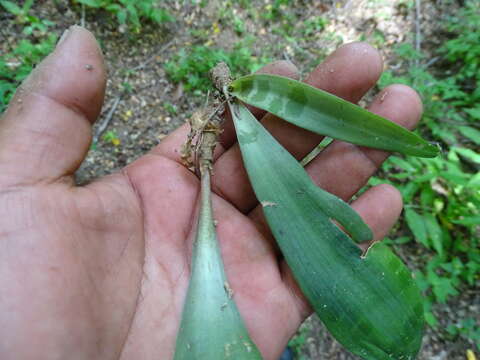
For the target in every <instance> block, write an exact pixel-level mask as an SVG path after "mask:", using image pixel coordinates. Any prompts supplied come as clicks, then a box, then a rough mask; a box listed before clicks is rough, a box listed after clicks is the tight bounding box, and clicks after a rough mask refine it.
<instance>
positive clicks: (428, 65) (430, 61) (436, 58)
mask: <svg viewBox="0 0 480 360" xmlns="http://www.w3.org/2000/svg"><path fill="white" fill-rule="evenodd" d="M438 60H440V56H435V57H433V58H431V59H430V60H428V62H427V63H426V64H425V65H424V67H425V69H427V68H429V67H430V66H432V65H433V64H435V63H436V62H437V61H438Z"/></svg>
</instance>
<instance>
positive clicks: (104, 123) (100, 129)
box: [93, 92, 125, 144]
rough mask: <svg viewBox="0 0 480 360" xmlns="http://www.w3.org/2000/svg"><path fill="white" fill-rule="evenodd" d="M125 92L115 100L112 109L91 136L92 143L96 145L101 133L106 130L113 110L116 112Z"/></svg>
mask: <svg viewBox="0 0 480 360" xmlns="http://www.w3.org/2000/svg"><path fill="white" fill-rule="evenodd" d="M124 93H125V92H122V93H121V94H120V95H118V97H117V98H116V99H115V102H114V103H113V105H112V107H111V108H110V110H109V111H108V114H107V116H105V118H104V119H103V120H102V122H100V124H99V125H98V128H97V131H96V132H95V135H94V136H93V143H94V144H96V143H98V139H100V136H102V134H103V132H104V131H105V130H106V129H107V127H108V124H109V123H110V120H112V117H113V114H114V113H115V110H117V107H118V104H119V103H120V100H121V99H122V97H123V94H124Z"/></svg>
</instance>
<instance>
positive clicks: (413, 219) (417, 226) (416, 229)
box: [405, 208, 430, 247]
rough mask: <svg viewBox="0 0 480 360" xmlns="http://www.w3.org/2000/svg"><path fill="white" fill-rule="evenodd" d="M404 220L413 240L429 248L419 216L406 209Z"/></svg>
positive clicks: (423, 224) (422, 222)
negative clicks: (413, 237)
mask: <svg viewBox="0 0 480 360" xmlns="http://www.w3.org/2000/svg"><path fill="white" fill-rule="evenodd" d="M405 220H406V221H407V224H408V227H409V228H410V230H412V233H413V236H415V239H416V240H417V241H418V242H420V243H421V244H422V245H424V246H425V247H430V244H429V242H428V236H427V228H426V226H425V222H424V221H423V218H422V216H421V215H419V214H417V213H416V212H415V210H413V209H411V208H408V209H405Z"/></svg>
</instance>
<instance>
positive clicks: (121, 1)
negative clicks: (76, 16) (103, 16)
mask: <svg viewBox="0 0 480 360" xmlns="http://www.w3.org/2000/svg"><path fill="white" fill-rule="evenodd" d="M75 1H76V2H77V3H79V4H82V5H84V6H85V7H87V8H92V9H95V10H104V11H107V12H108V13H110V14H112V15H113V16H115V18H116V19H117V22H118V24H119V25H127V26H128V27H129V28H130V29H131V30H132V31H133V32H137V33H138V32H140V30H141V28H142V21H149V22H151V23H153V24H157V25H159V24H163V23H166V22H169V21H174V18H173V16H172V15H171V14H170V13H169V12H168V11H167V10H166V9H164V8H163V7H160V6H158V5H157V4H159V3H161V2H160V1H152V0H75Z"/></svg>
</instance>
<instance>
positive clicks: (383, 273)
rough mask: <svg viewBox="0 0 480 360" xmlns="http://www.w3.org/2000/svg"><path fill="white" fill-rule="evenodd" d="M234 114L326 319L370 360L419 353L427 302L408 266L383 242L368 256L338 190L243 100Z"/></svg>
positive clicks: (246, 156) (266, 201)
mask: <svg viewBox="0 0 480 360" xmlns="http://www.w3.org/2000/svg"><path fill="white" fill-rule="evenodd" d="M231 112H232V114H233V119H234V124H235V129H236V132H237V137H238V141H239V144H240V148H241V152H242V157H243V161H244V164H245V167H246V170H247V172H248V176H249V178H250V181H251V183H252V186H253V189H254V191H255V194H256V196H257V199H258V200H259V201H260V202H261V203H262V204H263V211H264V214H265V217H266V219H267V222H268V224H269V226H270V229H271V231H272V233H273V235H274V237H275V239H276V240H277V242H278V244H279V246H280V249H281V251H282V253H283V255H284V257H285V259H286V261H287V263H288V265H289V266H290V269H291V270H292V272H293V275H294V277H295V279H296V280H297V282H298V284H299V286H300V288H301V289H302V292H303V293H304V294H305V296H306V297H307V299H308V300H309V303H310V304H311V305H312V307H313V308H314V310H315V311H316V313H317V314H318V315H319V317H320V319H321V320H322V321H323V322H324V324H325V325H326V326H327V328H328V329H329V331H330V332H331V333H332V334H333V336H335V338H336V339H337V340H338V341H340V342H341V343H342V344H343V345H344V346H345V347H346V348H347V349H348V350H349V351H351V352H352V353H355V354H357V355H359V356H362V357H363V358H365V359H377V360H378V359H413V358H414V356H415V354H416V353H417V352H418V349H419V347H420V343H421V338H422V331H423V308H422V302H421V296H420V292H419V290H418V288H417V286H416V284H415V282H414V280H413V279H412V276H411V274H410V272H409V271H408V269H407V268H406V267H405V266H404V265H403V263H402V262H401V261H400V260H399V259H398V258H397V257H396V256H395V255H394V254H393V253H392V252H391V251H390V250H389V249H388V248H387V247H386V246H385V245H383V244H380V243H377V244H375V245H373V246H372V247H371V248H370V249H369V250H368V252H367V254H366V255H365V256H364V254H362V251H361V250H360V249H359V248H358V247H357V245H355V243H354V242H353V241H352V239H351V238H350V237H348V236H347V234H346V233H345V232H344V231H342V230H341V229H340V228H339V227H338V226H337V225H336V224H335V223H334V222H333V221H332V220H335V221H338V222H339V223H341V224H342V225H343V226H345V225H348V228H349V232H350V233H351V234H353V235H355V234H356V233H357V231H358V232H359V234H363V233H365V234H366V233H367V232H368V231H367V230H366V225H364V224H362V223H361V221H359V217H358V215H357V214H356V213H355V211H354V210H353V209H351V208H347V207H346V206H344V205H340V201H341V200H336V201H332V198H333V195H330V196H329V197H325V196H324V193H325V192H324V191H323V190H321V189H319V188H318V187H317V186H316V185H315V184H314V183H313V182H312V180H311V179H310V177H309V176H308V174H307V173H306V172H305V170H304V169H303V167H302V166H301V165H300V164H299V163H298V161H296V160H295V159H294V158H293V157H292V156H291V155H290V154H289V153H288V152H287V151H286V150H285V149H284V148H283V147H282V146H281V145H280V144H279V143H278V142H277V141H276V140H275V139H274V138H273V137H272V136H271V135H270V134H269V133H268V132H267V131H266V130H265V128H263V126H262V125H261V124H260V123H259V122H258V121H257V120H256V119H255V117H253V115H252V114H251V113H250V112H249V111H248V109H246V108H245V107H244V106H243V105H239V104H233V105H231ZM325 201H328V202H330V201H332V203H331V204H328V205H327V204H325ZM349 217H351V222H350V223H348V222H347V221H346V219H348V218H349ZM345 227H346V228H347V226H345ZM348 228H347V229H348ZM357 238H364V236H363V235H360V236H359V235H357Z"/></svg>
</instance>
